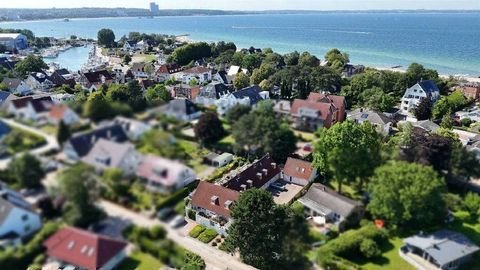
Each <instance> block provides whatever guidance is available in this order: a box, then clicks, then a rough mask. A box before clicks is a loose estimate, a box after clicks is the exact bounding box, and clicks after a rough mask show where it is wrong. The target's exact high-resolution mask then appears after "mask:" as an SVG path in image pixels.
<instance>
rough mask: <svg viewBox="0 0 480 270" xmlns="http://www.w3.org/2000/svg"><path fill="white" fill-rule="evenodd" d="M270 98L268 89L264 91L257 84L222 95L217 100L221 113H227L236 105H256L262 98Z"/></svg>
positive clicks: (216, 103)
mask: <svg viewBox="0 0 480 270" xmlns="http://www.w3.org/2000/svg"><path fill="white" fill-rule="evenodd" d="M266 99H270V94H269V92H268V91H262V90H261V89H260V87H258V86H257V85H254V86H249V87H246V88H243V89H240V90H238V91H235V92H231V93H229V94H227V95H223V96H221V97H220V98H219V99H218V100H217V101H216V102H215V105H216V106H217V112H218V114H219V115H225V114H227V112H228V111H229V110H230V109H231V108H233V107H234V106H235V105H238V104H241V105H247V106H255V105H256V104H257V103H258V102H260V101H262V100H266Z"/></svg>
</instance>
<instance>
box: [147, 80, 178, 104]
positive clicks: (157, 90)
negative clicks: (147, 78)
mask: <svg viewBox="0 0 480 270" xmlns="http://www.w3.org/2000/svg"><path fill="white" fill-rule="evenodd" d="M145 99H146V100H147V103H148V104H149V105H150V106H156V105H160V104H163V103H166V102H168V101H170V100H172V94H171V93H170V92H169V91H168V90H167V88H166V87H165V85H163V84H157V85H155V86H152V87H149V88H148V89H147V91H145Z"/></svg>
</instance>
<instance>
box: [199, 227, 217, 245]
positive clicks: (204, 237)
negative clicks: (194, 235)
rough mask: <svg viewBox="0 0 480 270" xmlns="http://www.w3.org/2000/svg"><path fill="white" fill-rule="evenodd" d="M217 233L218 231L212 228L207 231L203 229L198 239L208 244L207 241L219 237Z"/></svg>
mask: <svg viewBox="0 0 480 270" xmlns="http://www.w3.org/2000/svg"><path fill="white" fill-rule="evenodd" d="M217 235H218V233H217V232H216V231H214V230H212V229H206V230H205V231H203V232H202V233H201V234H200V235H199V236H198V240H200V241H201V242H203V243H205V244H207V243H210V242H212V240H213V239H215V237H217Z"/></svg>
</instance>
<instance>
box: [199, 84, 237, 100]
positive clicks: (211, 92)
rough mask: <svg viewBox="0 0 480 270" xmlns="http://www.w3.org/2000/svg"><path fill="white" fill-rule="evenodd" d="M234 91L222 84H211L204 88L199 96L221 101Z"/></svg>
mask: <svg viewBox="0 0 480 270" xmlns="http://www.w3.org/2000/svg"><path fill="white" fill-rule="evenodd" d="M231 91H232V89H231V88H230V87H228V86H226V85H225V84H223V83H220V82H211V83H209V84H208V85H207V86H205V87H203V88H202V90H201V91H200V94H199V96H201V97H208V98H212V99H219V98H220V97H221V96H223V95H226V94H228V93H230V92H231Z"/></svg>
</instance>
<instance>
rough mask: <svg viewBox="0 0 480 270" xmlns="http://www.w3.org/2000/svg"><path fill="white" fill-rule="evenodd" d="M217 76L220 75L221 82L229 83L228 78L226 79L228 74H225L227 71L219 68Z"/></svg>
mask: <svg viewBox="0 0 480 270" xmlns="http://www.w3.org/2000/svg"><path fill="white" fill-rule="evenodd" d="M218 76H220V78H222V81H223V83H226V84H228V83H230V80H229V79H228V75H227V72H226V71H225V70H220V71H219V72H218Z"/></svg>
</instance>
